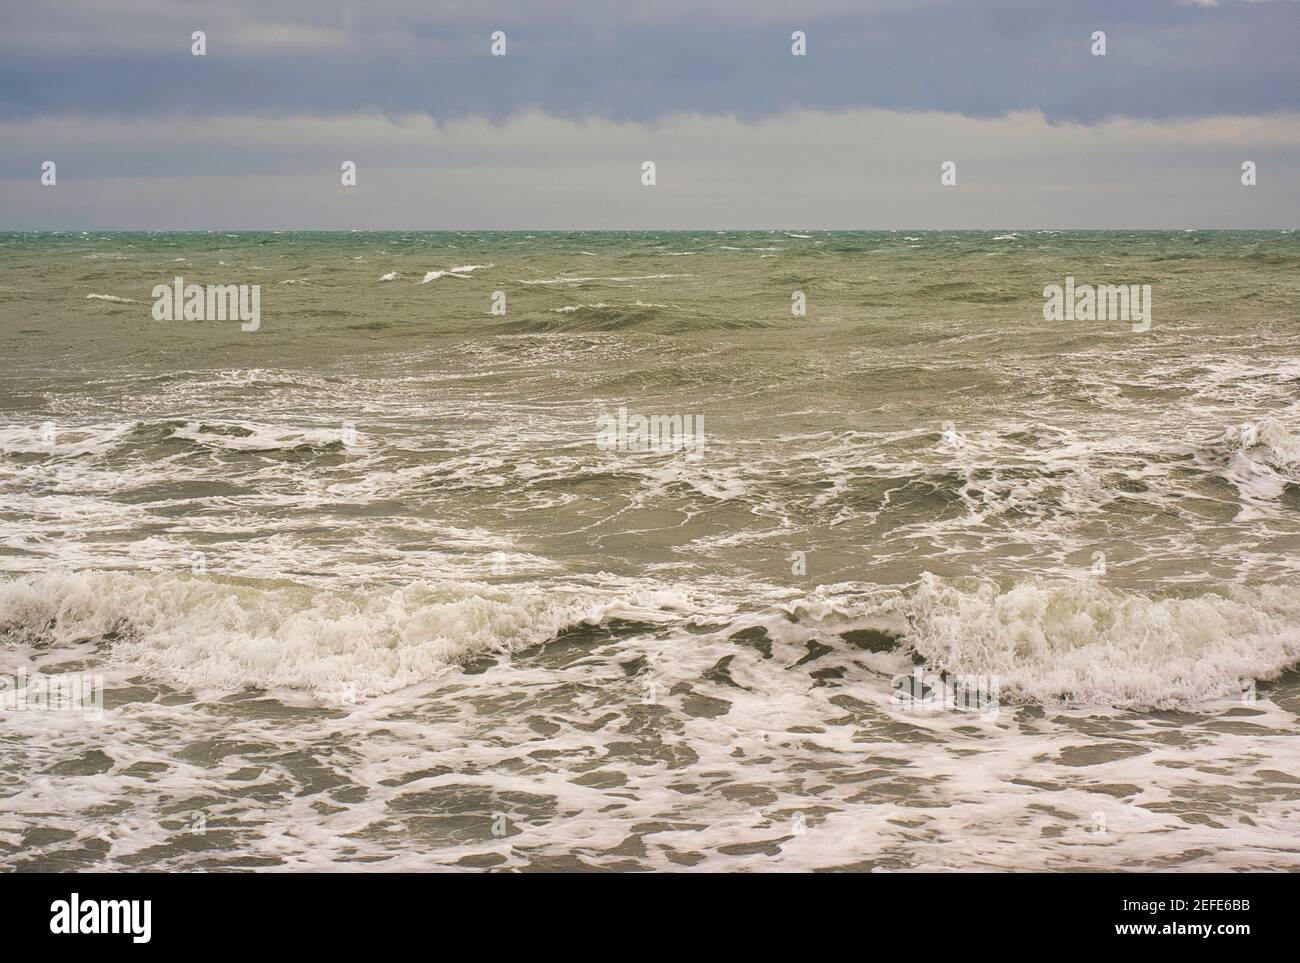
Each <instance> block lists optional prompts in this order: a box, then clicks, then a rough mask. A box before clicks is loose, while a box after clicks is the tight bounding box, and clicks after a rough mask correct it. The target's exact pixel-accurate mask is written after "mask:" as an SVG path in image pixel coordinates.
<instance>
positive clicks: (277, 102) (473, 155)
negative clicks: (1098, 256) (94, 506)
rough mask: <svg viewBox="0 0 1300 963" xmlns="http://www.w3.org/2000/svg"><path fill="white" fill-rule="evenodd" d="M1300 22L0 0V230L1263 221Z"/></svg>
mask: <svg viewBox="0 0 1300 963" xmlns="http://www.w3.org/2000/svg"><path fill="white" fill-rule="evenodd" d="M195 31H203V33H204V38H205V44H206V52H205V53H204V55H202V56H195V55H194V53H193V45H194V41H193V39H192V38H193V34H194V32H195ZM494 31H501V32H502V33H503V34H504V35H505V55H504V56H494V55H493V53H492V45H493V33H494ZM795 31H801V32H802V33H803V35H804V37H805V38H806V39H805V43H806V54H805V55H803V56H795V55H793V54H792V51H791V47H792V43H793V41H792V34H793V33H794V32H795ZM1095 31H1104V33H1105V45H1106V52H1105V55H1104V56H1096V55H1094V53H1093V49H1094V46H1095V41H1094V36H1093V35H1094V32H1095ZM1298 47H1300V3H1298V2H1296V0H1218V2H1217V3H1216V2H1214V0H1182V2H1179V0H1078V2H1071V0H876V2H871V0H857V2H853V0H838V2H827V0H801V2H799V3H791V2H789V0H780V2H777V0H644V2H627V0H567V2H562V3H561V2H552V0H531V2H519V0H513V2H501V0H472V2H451V3H439V2H429V0H423V2H415V0H373V2H369V3H362V2H332V0H314V2H313V0H270V2H268V0H257V2H246V0H223V2H206V0H188V2H187V0H172V2H163V0H39V2H37V0H4V2H3V4H0V230H56V229H58V230H66V229H76V230H129V229H177V230H215V229H245V230H251V229H266V230H288V229H316V230H325V229H340V230H347V229H428V230H438V229H452V230H465V229H502V230H508V229H525V230H538V229H602V228H609V229H672V228H680V229H718V228H780V227H784V228H843V229H852V228H882V229H885V228H1017V227H1024V228H1071V227H1074V228H1215V227H1222V228H1250V227H1260V228H1291V227H1295V226H1296V221H1297V220H1300V54H1298V53H1297V49H1298ZM47 161H53V162H54V163H55V165H56V167H55V183H54V184H53V185H46V184H42V164H44V163H45V162H47ZM348 161H350V162H353V163H354V164H355V165H356V184H355V186H345V185H344V184H343V183H342V173H341V167H342V165H343V163H344V162H348ZM646 161H653V162H654V164H655V174H656V182H655V184H654V185H653V186H647V185H645V184H644V183H643V178H642V171H643V164H644V162H646ZM948 161H950V162H952V164H953V165H955V173H956V183H955V184H952V185H945V184H943V183H942V182H941V173H942V169H941V165H943V164H944V163H945V162H948ZM1247 161H1250V162H1253V163H1254V164H1255V170H1256V183H1255V184H1254V185H1253V186H1249V187H1247V186H1245V185H1243V184H1242V164H1243V163H1245V162H1247Z"/></svg>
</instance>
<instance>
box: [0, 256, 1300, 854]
mask: <svg viewBox="0 0 1300 963" xmlns="http://www.w3.org/2000/svg"><path fill="white" fill-rule="evenodd" d="M469 268H473V270H469ZM1298 268H1300V241H1298V240H1297V239H1296V236H1295V235H1294V234H1291V233H1282V232H1257V233H1251V232H1242V233H1232V232H1204V233H1193V232H1178V233H1159V232H1146V233H1130V232H1116V233H1084V234H1070V233H1052V232H1015V233H1013V232H1009V231H1005V232H984V233H947V232H913V233H902V232H898V233H892V232H891V233H821V232H813V231H804V232H770V233H769V232H761V233H759V232H735V233H712V232H709V233H685V234H682V233H663V234H648V233H638V234H630V233H629V234H618V233H600V234H523V233H515V234H478V235H472V234H450V233H442V234H400V233H395V234H370V233H367V234H355V233H354V234H289V233H285V234H239V233H233V232H232V233H209V234H115V235H91V234H77V235H72V234H66V235H39V236H38V235H18V234H8V235H0V344H2V346H3V350H4V356H5V364H4V370H3V375H0V573H2V574H0V580H2V581H0V639H2V640H3V642H2V643H0V673H5V674H7V675H8V676H10V677H17V675H18V674H19V673H20V672H26V673H29V674H30V673H34V672H40V673H45V674H57V673H80V674H88V675H96V674H98V675H102V676H103V678H104V680H105V683H106V692H105V697H104V701H105V711H104V713H103V714H102V716H101V717H99V718H89V719H88V718H87V717H86V716H85V715H84V714H80V713H76V712H49V711H37V710H34V709H31V708H28V709H26V710H20V709H18V708H16V706H17V702H16V701H15V699H14V692H13V689H14V686H15V685H16V684H17V683H16V682H13V681H10V682H9V683H8V686H7V689H5V690H0V726H2V728H0V797H2V804H0V865H4V866H6V867H10V868H20V869H61V868H67V869H82V868H159V867H167V868H213V867H281V868H303V867H312V868H323V867H330V866H335V867H340V866H341V867H344V868H358V869H360V868H388V869H391V868H402V869H408V868H432V867H439V866H445V867H499V868H532V869H554V868H579V867H603V868H622V869H629V868H687V867H697V868H703V869H741V870H764V869H831V868H856V869H869V868H874V869H885V870H906V869H933V868H955V869H986V868H1024V869H1037V868H1049V869H1050V868H1060V869H1080V868H1155V869H1180V868H1198V869H1227V868H1236V869H1245V868H1263V867H1270V868H1286V869H1295V868H1297V867H1300V843H1297V841H1296V840H1297V829H1300V816H1298V812H1297V811H1298V810H1300V750H1298V749H1297V735H1296V733H1297V712H1300V677H1298V676H1297V673H1296V671H1295V669H1294V666H1295V665H1296V663H1297V662H1298V661H1300V592H1298V591H1297V586H1300V512H1298V511H1297V510H1298V509H1300V307H1298V305H1300V298H1298V295H1300V272H1298V270H1297V269H1298ZM431 274H433V275H434V276H433V277H431V278H430V279H429V280H428V281H427V282H426V281H425V278H426V277H429V275H431ZM177 275H181V276H183V277H184V278H185V280H186V281H187V282H193V283H200V284H218V283H219V284H240V283H249V284H260V285H261V288H262V294H261V328H260V330H258V331H256V332H244V331H241V330H240V326H239V324H238V323H237V322H230V321H183V320H182V321H170V322H167V321H155V320H154V319H153V317H152V316H151V306H152V302H153V297H152V294H151V291H152V288H153V287H154V285H157V284H168V283H171V281H172V279H173V278H174V277H175V276H177ZM389 275H391V276H392V279H391V280H387V281H385V280H381V278H383V277H385V276H389ZM1066 275H1072V276H1073V277H1074V278H1075V279H1076V280H1077V281H1078V283H1085V282H1087V283H1108V282H1114V283H1130V284H1150V285H1151V287H1152V297H1153V301H1154V311H1153V314H1154V319H1153V324H1152V327H1151V330H1150V331H1147V332H1145V333H1134V332H1133V331H1132V329H1131V325H1130V324H1128V323H1126V322H1120V321H1109V320H1108V321H1091V322H1088V321H1075V322H1048V321H1045V320H1044V319H1043V296H1042V291H1043V288H1044V286H1046V285H1049V284H1062V283H1063V282H1064V279H1065V277H1066ZM796 290H798V291H803V292H804V293H805V295H806V297H807V305H808V310H807V315H806V316H805V317H796V316H792V314H791V303H792V302H791V294H792V292H794V291H796ZM496 291H501V292H504V294H505V296H506V305H507V308H506V312H507V313H506V314H505V316H500V315H494V314H492V313H491V309H492V304H493V292H496ZM619 408H625V409H627V411H628V412H629V413H631V414H642V415H647V416H648V415H681V416H699V417H702V418H703V425H704V435H705V443H704V448H703V452H702V455H701V457H698V458H692V457H687V455H686V453H684V452H673V451H644V452H637V451H633V452H628V451H613V450H602V448H600V447H599V446H598V445H597V437H596V432H597V419H598V418H600V417H601V416H602V415H614V414H616V413H617V411H618V409H619ZM799 553H802V555H800V554H799ZM1098 553H1100V554H1098ZM918 667H919V668H920V670H921V671H922V672H925V673H931V676H930V678H931V681H932V682H933V681H934V678H935V677H936V676H935V675H934V674H937V673H939V672H943V673H950V674H954V675H958V676H969V677H976V678H979V679H986V680H991V681H994V682H995V683H996V685H997V689H998V700H997V704H996V705H995V706H993V707H991V708H990V707H989V706H985V707H984V708H983V709H982V710H981V711H962V710H948V711H935V710H933V709H932V707H927V706H919V707H918V706H917V705H915V704H910V703H908V702H907V701H906V700H900V699H898V698H897V690H896V687H895V682H894V680H895V679H896V677H898V676H900V675H906V674H908V673H912V672H914V671H915V670H916V669H917V668H918ZM945 677H946V676H945ZM6 694H7V695H8V697H9V699H10V702H9V705H10V708H8V709H5V708H3V705H4V704H5V703H4V701H3V697H5V696H6ZM200 828H201V829H202V831H201V832H198V831H195V830H196V829H200Z"/></svg>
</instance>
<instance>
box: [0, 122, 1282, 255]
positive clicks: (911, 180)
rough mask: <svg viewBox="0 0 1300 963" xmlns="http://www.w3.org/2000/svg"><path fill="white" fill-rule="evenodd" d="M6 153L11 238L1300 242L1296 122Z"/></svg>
mask: <svg viewBox="0 0 1300 963" xmlns="http://www.w3.org/2000/svg"><path fill="white" fill-rule="evenodd" d="M0 144H3V145H4V146H3V148H0V150H2V151H3V152H4V153H3V167H4V169H5V170H6V171H8V172H9V176H8V177H7V178H6V179H4V180H0V210H3V211H4V212H5V213H4V215H3V217H4V220H3V222H0V228H4V229H28V228H31V229H49V228H70V229H71V228H76V229H82V228H86V229H209V228H222V227H227V228H241V229H253V228H262V229H295V228H297V229H322V230H324V229H351V228H371V229H387V228H392V229H493V228H497V229H519V228H538V229H540V228H551V229H570V228H571V229H580V228H637V229H665V228H701V229H705V228H719V227H735V228H746V227H751V228H757V227H819V228H863V227H881V228H889V227H897V228H917V227H934V228H941V227H949V228H962V227H969V228H975V227H1013V228H1014V227H1030V228H1033V227H1040V228H1058V227H1079V228H1086V227H1247V226H1255V227H1294V226H1295V223H1294V220H1295V212H1296V211H1298V210H1300V115H1297V114H1287V115H1282V116H1270V117H1239V116H1219V117H1204V118H1196V119H1188V120H1180V121H1167V122H1153V121H1142V120H1134V119H1117V120H1113V121H1108V122H1105V123H1100V124H1094V125H1083V124H1053V123H1050V122H1049V121H1048V120H1047V119H1046V118H1045V117H1044V116H1043V115H1042V114H1041V113H1039V112H1036V111H1024V112H1017V113H1013V114H1009V115H1006V116H1003V117H999V118H971V117H965V116H962V115H959V114H952V113H941V112H902V111H889V110H880V109H853V110H845V111H820V110H791V111H787V112H785V113H782V114H778V115H774V116H770V117H766V118H763V119H761V120H758V121H755V122H744V121H742V120H740V119H739V118H736V117H733V116H729V115H716V114H712V115H706V114H679V115H673V116H670V117H666V118H663V119H661V120H659V121H655V122H634V121H613V120H607V119H584V120H577V119H573V118H564V117H554V116H551V115H548V114H544V113H540V112H527V113H522V114H518V115H515V116H513V117H511V118H509V119H508V120H506V121H505V122H502V123H492V122H489V121H487V120H485V119H483V118H462V119H459V120H454V121H444V122H439V121H436V120H435V119H433V118H431V117H429V116H427V115H422V114H413V115H408V116H402V117H398V118H386V117H383V116H381V115H376V114H363V115H346V116H337V117H331V118H322V117H315V116H299V117H290V118H263V117H249V116H241V117H225V118H211V119H198V118H196V119H190V120H172V121H166V122H143V121H137V122H121V121H115V120H110V119H102V120H98V121H85V120H78V119H70V118H47V119H39V120H21V121H9V122H7V123H0ZM47 159H53V160H55V161H56V162H57V163H58V165H59V166H58V171H59V181H58V185H57V186H56V187H52V188H47V187H42V186H41V185H40V183H39V177H40V163H41V161H43V160H47ZM346 160H351V161H355V162H356V163H357V168H358V186H357V187H356V188H344V187H343V186H342V185H341V183H340V165H341V164H342V163H343V161H346ZM644 160H653V161H655V163H656V165H657V167H658V185H657V186H655V187H653V188H647V187H643V186H642V185H641V183H640V173H641V163H642V161H644ZM945 160H952V161H955V162H956V164H957V169H958V184H957V186H956V187H955V188H945V187H941V186H940V183H939V166H940V164H941V163H942V162H943V161H945ZM1245 160H1252V161H1255V162H1256V163H1257V164H1258V167H1259V184H1258V186H1256V187H1252V188H1244V187H1242V186H1241V183H1240V168H1241V163H1242V161H1245Z"/></svg>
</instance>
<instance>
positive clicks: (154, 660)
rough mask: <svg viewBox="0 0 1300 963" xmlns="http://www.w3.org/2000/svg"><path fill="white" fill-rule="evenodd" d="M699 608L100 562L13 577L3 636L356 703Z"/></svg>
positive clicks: (1, 620)
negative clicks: (245, 576)
mask: <svg viewBox="0 0 1300 963" xmlns="http://www.w3.org/2000/svg"><path fill="white" fill-rule="evenodd" d="M687 607H688V606H686V604H685V603H684V601H683V599H682V598H681V597H679V596H678V595H676V594H675V593H672V592H654V591H646V592H635V591H633V592H628V593H622V594H620V593H616V592H600V591H596V590H579V589H570V590H564V589H560V588H555V587H542V586H535V587H518V586H509V587H500V586H496V587H494V586H490V585H486V584H480V583H474V582H465V581H457V582H413V583H410V584H407V585H404V586H402V587H400V588H393V587H374V588H355V589H343V588H339V589H332V590H326V589H317V588H310V587H307V586H303V585H297V584H288V583H251V582H236V581H229V580H222V579H216V578H212V577H201V578H184V577H179V576H176V575H141V574H135V573H129V572H99V571H91V572H76V573H66V574H51V575H43V576H37V577H32V578H26V579H21V580H16V581H10V582H4V583H0V637H3V638H4V639H5V640H6V641H7V642H9V643H10V644H13V643H18V644H25V645H31V646H35V647H65V646H74V645H78V644H82V643H84V642H87V641H95V640H98V641H99V642H100V643H101V644H107V646H108V648H109V651H108V659H109V662H110V664H111V665H115V666H117V667H120V668H124V669H127V670H129V671H133V672H144V673H148V674H151V675H153V676H155V677H158V678H161V679H164V680H167V681H169V682H171V683H173V684H176V685H180V686H184V687H187V688H191V689H200V690H201V689H218V690H241V689H245V688H262V689H281V688H282V689H297V690H304V691H306V692H309V693H311V694H312V695H313V696H315V697H317V698H319V699H322V700H325V701H339V700H343V701H348V700H351V699H354V698H355V699H364V698H367V697H371V696H376V695H380V694H383V693H386V692H392V691H396V690H397V689H401V688H405V687H406V686H409V685H414V684H416V683H419V682H422V681H425V680H427V679H431V678H434V677H436V676H438V675H439V674H441V673H443V672H445V671H447V670H448V669H450V668H452V667H453V666H455V665H457V664H459V663H463V662H465V661H466V660H468V659H471V658H473V657H474V656H476V655H479V654H484V653H489V652H492V653H510V652H513V651H518V650H521V649H526V648H529V647H532V646H536V645H539V644H541V643H543V642H546V641H548V640H551V639H554V638H556V637H557V636H559V635H560V634H562V633H563V632H565V631H567V630H572V629H577V628H580V627H583V626H588V627H591V626H600V625H608V624H611V623H614V622H623V623H632V624H645V625H653V624H657V623H661V622H664V621H667V620H671V619H674V618H677V617H678V616H679V615H680V614H681V611H683V610H685V609H686V608H687Z"/></svg>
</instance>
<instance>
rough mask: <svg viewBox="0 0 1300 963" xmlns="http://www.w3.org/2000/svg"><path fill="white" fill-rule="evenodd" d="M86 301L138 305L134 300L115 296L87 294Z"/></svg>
mask: <svg viewBox="0 0 1300 963" xmlns="http://www.w3.org/2000/svg"><path fill="white" fill-rule="evenodd" d="M86 300H87V301H120V302H122V303H123V304H139V303H140V302H138V301H137V300H136V299H135V298H119V297H118V296H117V295H116V294H87V295H86Z"/></svg>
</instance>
